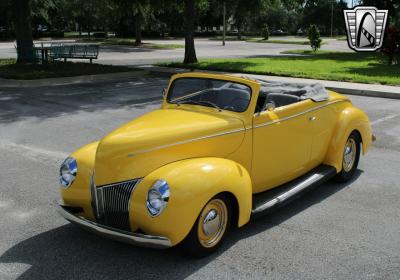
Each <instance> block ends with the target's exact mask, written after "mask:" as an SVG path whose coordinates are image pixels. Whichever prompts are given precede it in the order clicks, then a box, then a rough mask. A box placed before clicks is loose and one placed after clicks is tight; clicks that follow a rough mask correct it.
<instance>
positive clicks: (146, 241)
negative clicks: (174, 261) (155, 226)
mask: <svg viewBox="0 0 400 280" xmlns="http://www.w3.org/2000/svg"><path fill="white" fill-rule="evenodd" d="M57 210H58V212H59V214H60V215H61V216H63V217H64V218H65V219H67V220H68V221H70V222H71V223H73V224H76V225H78V226H80V227H82V228H84V229H85V230H88V231H91V232H94V233H96V234H98V235H101V236H103V237H106V238H110V239H114V240H117V241H121V242H125V243H130V244H133V245H138V246H142V247H151V248H158V249H165V248H169V247H171V246H172V245H171V241H170V240H169V239H168V238H166V237H162V236H152V235H146V234H141V233H133V232H128V231H123V230H119V229H115V228H111V227H108V226H104V225H101V224H98V223H95V222H93V221H89V220H87V219H85V218H83V217H80V216H77V215H74V214H73V213H71V212H69V211H68V210H67V208H66V207H65V206H64V205H63V203H61V202H57Z"/></svg>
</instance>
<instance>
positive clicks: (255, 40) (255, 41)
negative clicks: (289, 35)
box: [246, 38, 326, 45]
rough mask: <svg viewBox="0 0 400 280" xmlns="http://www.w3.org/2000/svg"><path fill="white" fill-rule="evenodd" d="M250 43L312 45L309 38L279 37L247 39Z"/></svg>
mask: <svg viewBox="0 0 400 280" xmlns="http://www.w3.org/2000/svg"><path fill="white" fill-rule="evenodd" d="M246 41H247V42H249V43H267V44H268V43H269V44H292V45H310V42H309V41H308V40H282V39H281V40H279V39H268V40H264V39H260V38H253V39H248V40H246ZM325 44H326V42H324V41H322V42H321V45H325Z"/></svg>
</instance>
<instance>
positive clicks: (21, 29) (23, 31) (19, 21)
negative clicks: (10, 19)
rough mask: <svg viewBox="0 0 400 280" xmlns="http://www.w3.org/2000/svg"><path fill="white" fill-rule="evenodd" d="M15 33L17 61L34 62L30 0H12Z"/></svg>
mask: <svg viewBox="0 0 400 280" xmlns="http://www.w3.org/2000/svg"><path fill="white" fill-rule="evenodd" d="M13 12H14V24H15V35H16V39H17V40H16V41H17V55H18V58H17V62H18V63H29V62H32V63H33V62H35V60H36V58H35V53H34V51H33V38H32V17H31V0H14V1H13Z"/></svg>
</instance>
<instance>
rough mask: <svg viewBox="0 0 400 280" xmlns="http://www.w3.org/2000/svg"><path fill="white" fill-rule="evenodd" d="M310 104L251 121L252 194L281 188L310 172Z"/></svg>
mask: <svg viewBox="0 0 400 280" xmlns="http://www.w3.org/2000/svg"><path fill="white" fill-rule="evenodd" d="M312 107H313V104H312V101H310V100H304V101H301V102H297V103H294V104H290V105H287V106H283V107H279V108H275V109H274V110H272V111H263V112H261V113H260V114H256V115H254V118H253V161H252V178H253V192H254V193H258V192H262V191H265V190H268V189H271V188H273V187H276V186H279V185H281V184H284V183H286V182H288V181H290V180H292V179H294V178H296V177H298V176H301V175H303V174H305V173H306V172H307V171H309V170H310V152H311V143H312V138H313V137H312V122H313V118H312V117H313V115H312V112H307V111H309V109H311V108H312Z"/></svg>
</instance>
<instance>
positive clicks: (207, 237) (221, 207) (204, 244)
mask: <svg viewBox="0 0 400 280" xmlns="http://www.w3.org/2000/svg"><path fill="white" fill-rule="evenodd" d="M231 213H232V211H231V204H230V200H229V199H228V198H227V197H226V196H225V195H217V196H215V197H213V198H212V199H211V200H210V201H208V202H207V204H206V205H205V206H204V208H203V209H202V210H201V213H200V215H199V217H198V218H197V221H196V223H195V224H194V226H193V228H192V229H191V231H190V233H189V234H188V236H187V237H186V238H185V240H184V241H183V242H182V247H183V249H184V251H185V252H187V253H189V254H190V255H192V256H195V257H204V256H206V255H209V254H211V253H212V252H214V251H215V250H217V249H218V248H219V247H220V246H221V243H222V241H223V240H224V238H225V236H226V234H227V233H228V231H229V229H230V224H231Z"/></svg>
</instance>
